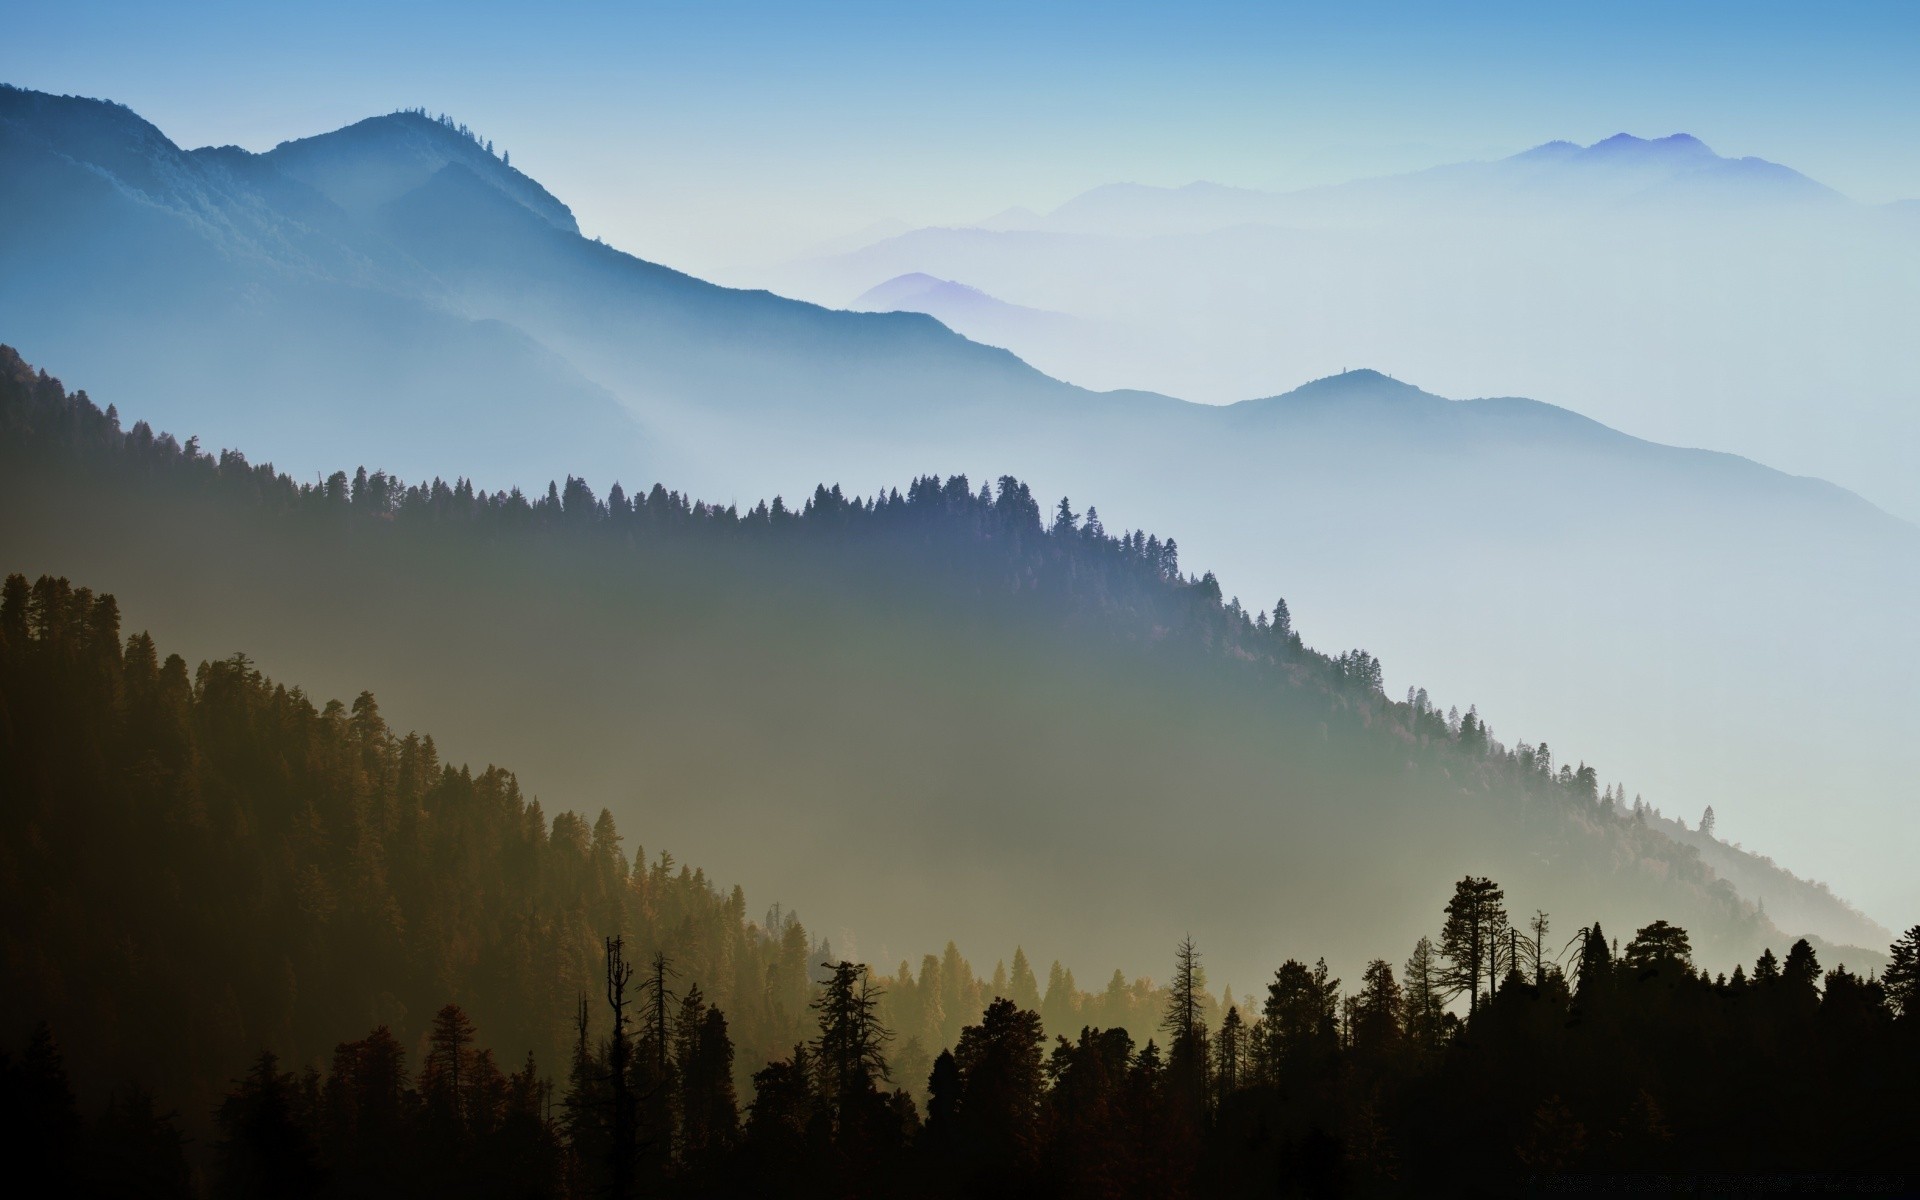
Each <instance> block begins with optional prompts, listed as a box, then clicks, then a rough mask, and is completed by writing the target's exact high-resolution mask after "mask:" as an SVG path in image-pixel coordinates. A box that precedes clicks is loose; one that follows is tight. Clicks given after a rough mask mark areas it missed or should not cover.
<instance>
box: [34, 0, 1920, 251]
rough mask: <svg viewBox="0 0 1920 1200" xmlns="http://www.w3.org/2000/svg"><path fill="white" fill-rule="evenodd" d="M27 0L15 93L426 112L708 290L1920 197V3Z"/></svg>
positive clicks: (183, 105)
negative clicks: (1141, 217)
mask: <svg viewBox="0 0 1920 1200" xmlns="http://www.w3.org/2000/svg"><path fill="white" fill-rule="evenodd" d="M1463 8H1464V6H1460V5H1441V4H1431V3H1377V2H1376V3H1346V4H1339V5H1332V4H1325V3H1320V4H1311V5H1304V4H1291V3H1271V2H1269V3H1259V4H1239V3H1188V4H1182V5H1173V4H1157V5H1143V4H1129V3H1117V2H1114V0H1105V2H1103V3H1099V4H1082V3H1062V4H1033V3H1020V4H1011V3H1006V4H1003V3H946V4H927V5H908V4H899V3H884V4H883V3H836V4H805V3H734V2H725V0H708V2H705V3H686V4H578V3H576V4H543V5H538V6H534V5H513V4H499V3H484V2H482V3H471V2H469V3H459V4H455V3H450V2H443V3H419V4H405V3H379V4H374V3H360V2H358V0H333V2H330V3H325V4H307V3H277V4H266V5H263V4H258V3H207V4H169V5H156V4H151V3H126V2H119V3H88V2H85V0H61V2H59V3H42V2H39V0H26V2H22V0H13V2H12V3H9V4H8V5H7V17H6V21H5V34H4V39H0V41H3V42H4V44H3V45H0V78H4V79H6V80H7V81H9V82H13V83H17V84H20V85H23V86H27V87H34V88H40V89H44V90H48V91H55V92H72V93H79V94H83V95H92V96H102V97H110V98H113V99H116V100H120V101H122V102H124V103H126V104H128V105H130V106H131V107H133V108H134V109H135V110H136V111H138V112H140V113H141V114H142V115H144V116H146V117H148V118H149V119H151V120H153V121H154V122H155V123H157V124H158V125H159V126H160V127H161V128H162V129H163V130H165V131H166V132H167V133H168V134H170V135H171V136H172V137H173V138H174V139H175V140H176V141H179V142H181V143H183V144H186V145H190V146H191V145H201V144H207V143H228V142H231V143H237V144H239V145H242V146H246V147H249V148H252V149H265V148H267V147H269V146H271V145H273V144H274V143H276V142H278V141H281V140H283V139H286V138H289V137H297V136H302V135H306V134H311V133H317V132H321V131H323V130H326V129H329V128H333V127H336V126H339V125H342V124H345V123H348V122H350V121H353V120H356V119H358V118H360V117H364V116H368V115H372V114H375V113H379V112H385V111H390V110H392V109H395V108H399V107H406V106H414V105H425V106H426V107H428V108H429V109H431V110H434V111H446V112H449V113H451V114H453V115H454V116H456V117H457V118H458V119H460V120H462V121H465V122H466V123H468V124H469V125H471V126H473V127H474V128H475V129H476V130H478V131H479V132H480V133H481V134H482V135H483V136H485V137H489V138H492V139H493V140H494V141H495V142H496V143H497V144H498V145H500V146H502V147H505V148H506V149H508V150H509V151H511V152H512V154H513V160H514V163H515V165H516V166H519V167H521V168H522V169H524V170H526V171H527V172H528V173H530V174H532V175H533V176H534V177H535V178H537V179H539V180H541V181H542V182H544V183H546V184H547V185H548V186H549V187H550V188H551V189H552V190H553V191H554V192H555V193H557V194H558V195H559V196H560V197H561V198H562V199H563V200H566V201H567V202H568V203H570V204H571V205H572V206H573V207H574V209H575V211H576V212H577V213H578V214H579V216H580V219H581V224H582V226H583V228H584V229H585V230H586V231H587V232H588V233H589V234H593V235H598V236H601V237H604V238H605V239H606V240H607V241H609V242H612V243H613V244H615V245H617V246H620V247H621V248H623V249H627V250H630V251H633V252H635V253H638V254H641V255H644V256H646V257H650V258H654V259H657V260H661V261H665V262H668V263H672V264H674V265H676V266H682V267H686V268H688V269H693V270H706V271H717V270H719V269H721V268H722V267H724V266H726V265H727V264H730V263H750V262H760V261H765V260H768V259H773V258H779V257H784V256H785V255H787V254H789V253H791V252H793V251H795V250H797V249H799V248H801V247H804V246H806V245H808V244H809V243H811V242H813V241H816V240H819V239H823V238H830V237H836V236H839V235H842V234H847V233H851V232H854V231H856V230H858V229H860V228H862V227H863V226H865V225H868V224H870V223H872V222H875V221H879V220H882V219H886V218H897V219H900V220H905V221H907V222H909V223H912V224H928V223H941V222H959V221H967V220H974V219H978V218H980V217H983V216H986V215H987V214H989V213H992V212H994V211H997V210H999V209H1001V208H1004V207H1007V206H1010V205H1015V204H1020V205H1026V206H1029V207H1034V208H1042V209H1044V208H1047V207H1051V206H1052V205H1054V204H1057V203H1059V202H1061V201H1063V200H1065V199H1067V198H1068V197H1070V196H1072V195H1074V194H1075V193H1077V192H1079V191H1082V190H1084V189H1086V188H1088V187H1091V186H1094V185H1097V184H1100V183H1105V182H1112V181H1115V180H1136V181H1139V182H1146V183H1167V184H1177V183H1184V182H1187V181H1190V180H1193V179H1202V178H1204V179H1211V180H1216V181H1219V182H1223V183H1232V184H1239V185H1245V186H1255V187H1291V186H1301V185H1306V184H1313V183H1324V182H1337V181H1339V180H1342V179H1347V178H1352V177H1354V176H1358V175H1365V174H1378V173H1384V172H1390V171H1398V170H1407V169H1413V168H1418V167H1422V166H1429V165H1432V164H1434V163H1438V162H1444V161H1453V160H1458V159H1462V158H1476V157H1490V156H1496V155H1500V154H1505V153H1511V152H1513V151H1516V150H1520V149H1524V148H1525V147H1527V146H1530V145H1535V144H1537V143H1539V142H1542V141H1547V140H1551V139H1553V138H1569V139H1572V140H1576V141H1581V142H1590V141H1593V140H1596V139H1598V138H1601V137H1605V136H1607V135H1609V134H1612V133H1615V132H1618V131H1621V130H1627V131H1630V132H1634V133H1638V134H1642V135H1647V136H1655V135H1661V134H1666V133H1671V132H1675V131H1678V130H1685V131H1687V132H1691V133H1693V134H1696V135H1698V136H1699V137H1701V138H1703V139H1705V140H1706V141H1707V142H1708V143H1709V144H1710V145H1712V146H1713V147H1714V148H1715V149H1717V150H1719V151H1720V152H1721V153H1724V154H1734V155H1746V154H1755V155H1759V156H1761V157H1765V158H1771V159H1775V160H1777V161H1781V162H1785V163H1787V164H1789V165H1791V166H1794V167H1796V168H1798V169H1800V170H1802V171H1805V172H1806V173H1808V174H1810V175H1813V176H1814V177H1816V178H1818V179H1820V180H1822V181H1824V182H1826V183H1829V184H1831V185H1832V186H1834V187H1837V188H1839V189H1841V190H1842V191H1845V192H1847V193H1849V194H1851V195H1853V196H1855V197H1857V198H1860V199H1863V200H1870V201H1884V200H1891V199H1895V198H1904V197H1914V196H1920V70H1915V66H1914V64H1915V56H1916V51H1920V4H1914V3H1910V2H1904V0H1903V2H1895V3H1872V4H1867V3H1861V4H1832V5H1807V4H1803V3H1802V4H1774V3H1756V2H1754V0H1745V2H1743V3H1687V4H1672V3H1639V2H1632V3H1614V4H1606V5H1588V6H1581V7H1580V9H1579V10H1578V11H1575V9H1574V7H1573V6H1568V5H1541V4H1537V3H1525V4H1479V5H1473V6H1471V8H1470V11H1463Z"/></svg>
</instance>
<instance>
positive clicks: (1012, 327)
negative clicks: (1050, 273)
mask: <svg viewBox="0 0 1920 1200" xmlns="http://www.w3.org/2000/svg"><path fill="white" fill-rule="evenodd" d="M848 307H849V308H851V309H853V310H854V311H856V312H917V313H925V314H927V315H928V316H930V317H932V318H934V319H935V320H936V321H939V322H940V323H941V324H942V325H945V326H946V327H947V328H948V329H951V330H953V331H954V332H955V333H958V334H962V335H964V336H965V337H967V338H970V339H971V340H973V341H976V342H980V343H982V344H984V345H988V346H1001V347H1009V346H1014V345H1020V344H1024V343H1025V342H1026V341H1027V340H1029V339H1031V338H1034V337H1047V338H1055V339H1061V338H1065V339H1074V338H1077V339H1079V340H1081V341H1083V342H1085V341H1093V340H1096V339H1100V338H1101V336H1102V332H1103V331H1101V330H1100V329H1099V328H1098V327H1097V326H1095V325H1093V324H1092V323H1091V322H1087V321H1079V320H1076V319H1074V318H1073V317H1069V316H1065V315H1063V314H1061V313H1053V312H1047V311H1046V310H1044V309H1038V308H1027V307H1025V306H1024V305H1019V304H1009V303H1007V302H1006V301H1005V300H1001V299H999V298H997V297H994V296H989V295H987V293H985V292H983V291H981V290H980V289H979V288H974V287H968V286H967V285H966V284H964V283H959V282H956V281H955V280H951V279H935V278H934V277H933V276H931V275H921V274H911V275H901V276H897V277H895V278H893V279H889V280H887V281H886V282H884V283H881V284H878V285H876V286H874V287H871V288H868V289H867V290H866V291H864V292H862V293H860V295H858V296H856V297H854V300H853V303H852V304H850V305H848Z"/></svg>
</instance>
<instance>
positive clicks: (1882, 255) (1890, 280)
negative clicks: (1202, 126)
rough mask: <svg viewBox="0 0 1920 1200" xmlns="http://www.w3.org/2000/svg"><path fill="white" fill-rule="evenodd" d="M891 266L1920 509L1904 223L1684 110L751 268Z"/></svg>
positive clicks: (835, 294)
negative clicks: (1363, 173) (1486, 158)
mask: <svg viewBox="0 0 1920 1200" xmlns="http://www.w3.org/2000/svg"><path fill="white" fill-rule="evenodd" d="M910 272H920V273H924V274H928V275H932V276H936V277H939V278H946V279H959V280H964V281H965V282H966V283H968V284H969V285H971V286H973V287H976V288H979V289H981V290H983V291H986V292H988V293H990V294H992V295H995V296H1000V297H1003V298H1008V299H1012V300H1015V301H1017V302H1018V303H1020V304H1023V305H1028V306H1032V307H1036V308H1042V309H1047V310H1050V311H1056V312H1061V313H1065V314H1069V315H1071V316H1074V317H1078V318H1082V319H1084V320H1088V321H1096V322H1100V323H1102V324H1103V325H1106V326H1109V327H1113V328H1115V329H1116V332H1115V334H1114V335H1113V336H1111V337H1109V338H1108V339H1106V341H1105V343H1104V344H1102V345H1100V346H1089V345H1087V344H1085V343H1084V342H1081V341H1077V340H1074V339H1071V338H1066V337H1061V336H1058V335H1056V334H1054V333H1053V332H1052V331H1049V330H1046V329H1043V328H1037V327H1036V328H1031V329H1027V330H1022V331H1019V333H1018V335H1017V336H1013V337H1009V338H1008V339H1007V340H1006V341H1005V343H1004V344H1005V345H1007V346H1008V347H1009V348H1010V349H1012V350H1014V351H1015V352H1016V353H1018V354H1020V355H1021V356H1022V357H1023V358H1025V359H1026V360H1027V361H1029V362H1032V363H1033V364H1034V365H1036V366H1038V367H1040V368H1041V369H1042V370H1045V371H1047V372H1049V373H1050V374H1053V375H1055V376H1058V377H1060V378H1064V379H1069V380H1072V381H1074V382H1076V383H1081V384H1084V385H1087V386H1090V387H1113V386H1121V385H1125V386H1130V387H1145V388H1150V389H1154V390H1159V391H1164V392H1168V393H1170V394H1174V395H1179V396H1184V397H1187V398H1190V399H1200V400H1207V401H1212V402H1228V401H1232V400H1237V399H1240V398H1242V397H1245V396H1248V395H1257V394H1260V393H1262V392H1266V391H1272V390H1277V389H1278V388H1280V387H1283V386H1287V385H1290V384H1291V383H1292V382H1294V381H1297V380H1299V379H1302V378H1310V377H1314V376H1320V375H1325V374H1328V373H1331V372H1334V371H1337V370H1339V369H1341V368H1342V367H1343V366H1352V365H1359V364H1366V365H1372V366H1379V367H1383V368H1386V369H1389V370H1392V371H1394V372H1395V373H1396V374H1400V375H1404V376H1408V377H1412V378H1417V379H1419V380H1421V381H1422V382H1424V383H1425V384H1427V385H1428V386H1430V387H1434V388H1435V389H1436V390H1439V391H1442V392H1446V393H1449V394H1467V393H1469V392H1473V393H1478V392H1482V391H1485V390H1487V389H1489V388H1498V389H1500V390H1505V391H1513V392H1517V393H1520V394H1530V395H1535V396H1540V397H1542V398H1548V399H1552V400H1554V401H1555V402H1557V403H1562V404H1566V405H1569V406H1571V407H1573V408H1576V409H1578V410H1579V411H1581V412H1584V413H1587V414H1588V415H1590V416H1593V417H1596V418H1598V419H1601V420H1604V421H1607V422H1608V423H1609V424H1613V425H1616V426H1619V427H1622V428H1627V429H1631V430H1632V431H1634V432H1635V433H1638V434H1641V435H1643V436H1649V437H1653V438H1655V439H1657V440H1661V441H1666V442H1674V443H1678V444H1682V445H1710V446H1716V447H1720V448H1723V449H1728V450H1733V451H1736V452H1739V453H1743V454H1746V455H1749V456H1751V457H1755V458H1758V459H1760V460H1761V461H1765V462H1768V463H1772V464H1774V465H1776V466H1780V467H1783V468H1786V469H1788V470H1791V471H1793V472H1795V473H1798V474H1811V475H1818V476H1821V477H1823V478H1828V479H1833V480H1835V481H1837V482H1839V483H1841V484H1844V485H1846V486H1848V487H1852V488H1854V489H1856V490H1858V491H1860V492H1862V493H1863V494H1864V495H1866V496H1867V497H1868V498H1869V499H1872V500H1874V501H1875V502H1876V503H1879V504H1882V505H1884V506H1886V507H1888V508H1889V509H1891V510H1892V511H1895V512H1897V513H1899V514H1900V515H1902V516H1905V517H1907V518H1909V519H1912V518H1915V517H1920V483H1916V482H1915V475H1914V473H1913V472H1912V471H1910V470H1909V469H1908V468H1907V464H1906V462H1905V454H1904V448H1905V447H1907V446H1911V445H1913V444H1916V443H1917V442H1920V417H1916V416H1915V413H1916V409H1915V406H1914V405H1913V403H1912V396H1913V383H1912V381H1913V379H1914V378H1915V375H1916V371H1920V356H1916V352H1915V351H1914V350H1913V349H1912V346H1911V342H1912V339H1911V338H1909V337H1906V336H1904V334H1903V332H1902V331H1903V330H1904V329H1905V328H1906V327H1908V326H1910V325H1912V324H1914V323H1915V322H1916V321H1920V229H1916V228H1915V226H1914V225H1913V223H1912V222H1910V221H1907V220H1904V219H1903V218H1902V217H1901V215H1900V209H1899V206H1890V205H1866V204H1859V203H1855V202H1853V201H1851V200H1849V199H1847V198H1846V197H1844V196H1841V195H1840V194H1838V193H1836V192H1834V191H1833V190H1832V189H1830V188H1828V187H1826V186H1824V185H1822V184H1820V183H1818V182H1816V181H1814V180H1812V179H1809V178H1808V177H1806V176H1805V175H1802V174H1800V173H1799V172H1796V171H1794V170H1792V169H1791V168H1789V167H1786V166H1783V165H1780V164H1778V163H1773V162H1769V161H1766V160H1763V159H1758V158H1732V157H1725V156H1722V155H1719V154H1716V153H1715V152H1714V151H1713V150H1712V149H1711V148H1710V147H1708V146H1707V145H1706V144H1704V143H1703V142H1701V141H1700V140H1699V139H1697V138H1694V137H1692V136H1689V135H1687V134H1675V135H1672V136H1668V137H1661V138H1652V139H1647V138H1638V137H1634V136H1631V135H1628V134H1624V133H1623V134H1619V135H1616V136H1614V137H1610V138H1607V139H1605V140H1603V141H1600V142H1596V143H1594V144H1592V145H1589V146H1579V145H1575V144H1573V143H1570V142H1550V143H1547V144H1546V145H1543V146H1538V147H1535V148H1534V149H1532V150H1529V151H1526V152H1524V153H1521V154H1517V155H1514V156H1512V157H1509V158H1505V159H1500V160H1497V161H1492V162H1471V163H1456V164H1450V165H1447V166H1441V167H1435V168H1432V169H1430V170H1425V171H1419V172H1414V173H1412V174H1406V175H1396V176H1389V177H1384V178H1377V179H1365V180H1358V181H1355V182H1351V183H1344V184H1340V185H1336V186H1329V187H1318V188H1311V189H1307V190H1303V191H1297V192H1287V193H1273V192H1262V191H1257V190H1252V189H1246V188H1234V187H1225V186H1221V185H1219V184H1214V183H1204V182H1203V183H1194V184H1190V185H1187V186H1184V187H1152V186H1146V185H1142V184H1133V183H1127V184H1113V185H1109V186H1104V187H1099V188H1095V189H1093V190H1091V191H1089V192H1086V193H1084V194H1083V195H1080V196H1078V197H1075V198H1074V199H1072V200H1070V201H1068V202H1067V203H1065V204H1063V205H1061V206H1059V207H1058V208H1056V209H1054V210H1052V211H1050V212H1047V213H1045V214H1044V215H1036V214H1033V213H1029V212H1022V211H1014V212H1008V213H1002V214H999V215H997V216H995V217H993V218H989V219H988V220H986V221H983V222H981V223H980V224H979V225H978V226H976V227H973V228H959V229H949V228H930V229H920V230H915V231H912V232H908V233H902V234H898V235H895V236H892V237H889V238H884V239H876V240H874V241H873V242H871V243H870V244H869V245H867V246H864V247H862V248H859V249H848V250H841V251H838V252H836V253H833V254H828V255H817V256H813V257H811V258H809V259H808V260H806V261H801V262H795V263H790V264H787V265H785V266H782V267H777V268H770V269H767V270H765V271H762V272H760V273H758V274H752V275H748V276H746V277H745V278H747V279H749V280H751V281H752V282H756V283H761V284H764V285H766V286H770V287H773V288H775V289H776V290H779V291H781V292H782V293H784V294H788V295H794V296H798V297H802V298H806V299H812V300H819V301H822V302H826V303H837V302H840V301H841V298H843V297H846V296H850V295H854V294H857V293H858V292H859V291H860V290H861V289H863V288H867V287H870V286H873V285H874V284H875V283H877V282H879V281H881V280H886V279H891V278H894V277H896V276H899V275H902V274H905V273H910ZM1869 431H1871V432H1869Z"/></svg>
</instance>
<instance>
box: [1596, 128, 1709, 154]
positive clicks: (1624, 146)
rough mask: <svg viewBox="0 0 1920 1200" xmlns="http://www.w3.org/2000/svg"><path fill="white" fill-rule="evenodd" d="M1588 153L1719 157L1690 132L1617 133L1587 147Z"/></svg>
mask: <svg viewBox="0 0 1920 1200" xmlns="http://www.w3.org/2000/svg"><path fill="white" fill-rule="evenodd" d="M1587 153H1589V154H1593V153H1600V154H1618V153H1633V154H1644V153H1668V154H1685V155H1689V156H1692V157H1697V158H1718V157H1719V155H1717V154H1715V153H1714V152H1713V151H1712V149H1710V148H1709V147H1708V146H1707V144H1706V143H1705V142H1703V141H1701V140H1700V139H1699V138H1697V137H1694V136H1693V135H1692V134H1690V133H1670V134H1668V135H1667V136H1666V137H1663V138H1642V137H1635V136H1633V135H1632V134H1630V133H1616V134H1614V135H1613V136H1612V137H1610V138H1604V139H1602V140H1600V141H1597V142H1595V143H1594V144H1593V145H1591V146H1588V147H1587Z"/></svg>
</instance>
